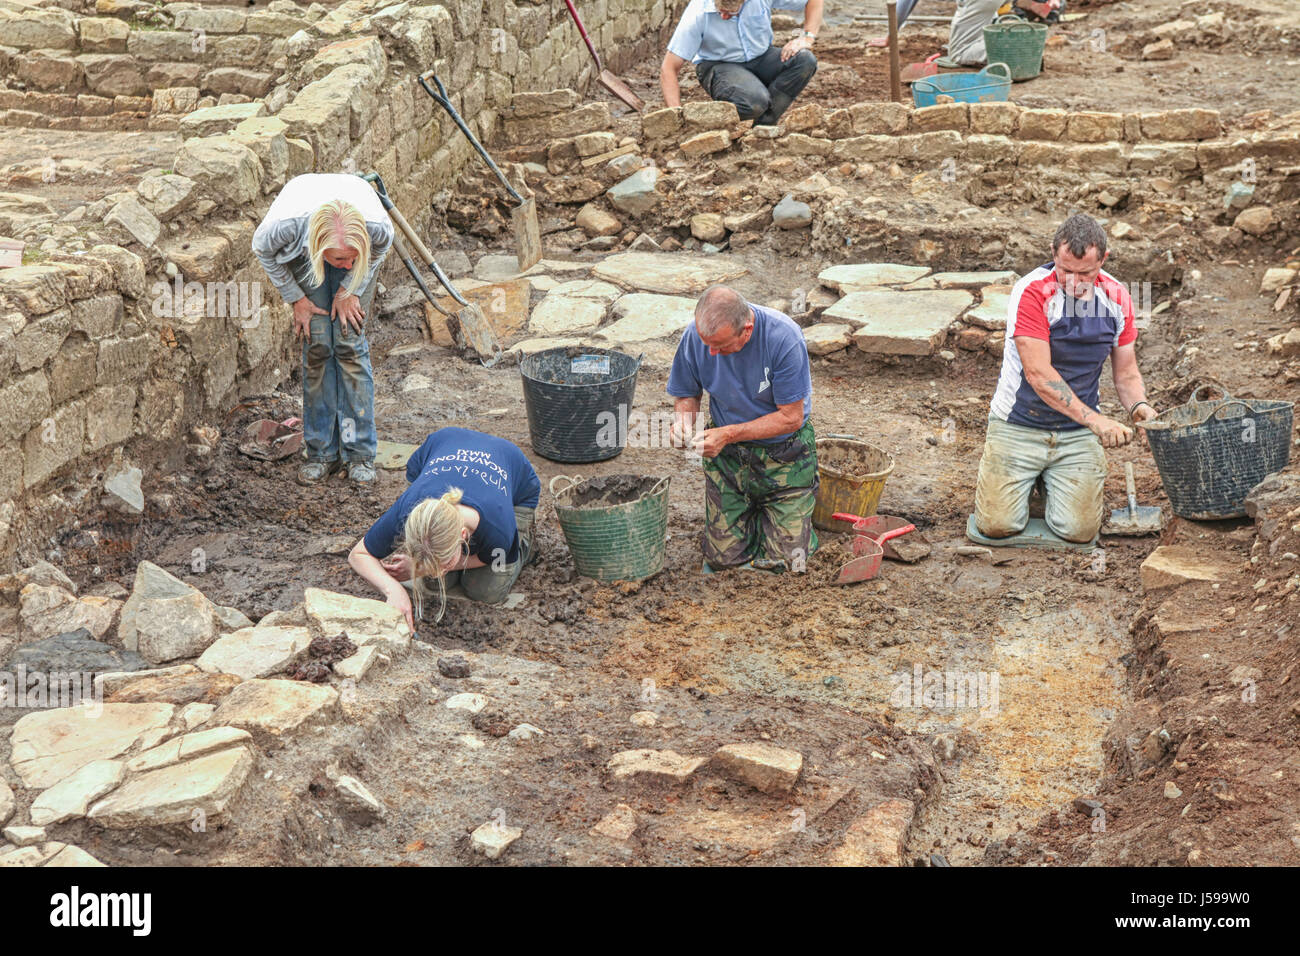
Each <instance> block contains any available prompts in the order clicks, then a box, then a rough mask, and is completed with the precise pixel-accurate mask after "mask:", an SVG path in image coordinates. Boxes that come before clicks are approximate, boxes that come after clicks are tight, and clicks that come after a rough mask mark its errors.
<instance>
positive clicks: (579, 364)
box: [569, 355, 609, 375]
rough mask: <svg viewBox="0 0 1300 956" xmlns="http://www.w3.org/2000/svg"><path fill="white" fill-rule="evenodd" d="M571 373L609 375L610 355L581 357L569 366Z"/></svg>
mask: <svg viewBox="0 0 1300 956" xmlns="http://www.w3.org/2000/svg"><path fill="white" fill-rule="evenodd" d="M569 371H570V372H572V373H574V374H575V375H577V374H593V373H594V374H600V375H608V374H609V356H608V355H579V356H578V357H577V358H575V359H574V360H573V361H572V362H571V363H570V364H569Z"/></svg>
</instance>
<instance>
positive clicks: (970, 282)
mask: <svg viewBox="0 0 1300 956" xmlns="http://www.w3.org/2000/svg"><path fill="white" fill-rule="evenodd" d="M1017 278H1018V277H1017V275H1016V274H1015V273H1014V272H1011V271H1009V270H1005V269H1004V270H999V271H996V272H936V273H935V274H934V275H929V276H925V277H924V278H922V279H917V280H916V281H915V282H910V283H908V284H907V285H905V286H903V288H904V289H908V290H911V289H982V288H984V286H986V285H1011V284H1014V283H1015V281H1016V279H1017Z"/></svg>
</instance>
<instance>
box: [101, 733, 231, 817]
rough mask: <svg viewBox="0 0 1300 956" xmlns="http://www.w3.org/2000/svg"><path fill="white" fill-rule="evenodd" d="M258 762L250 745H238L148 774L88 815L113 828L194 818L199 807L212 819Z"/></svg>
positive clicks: (221, 811)
mask: <svg viewBox="0 0 1300 956" xmlns="http://www.w3.org/2000/svg"><path fill="white" fill-rule="evenodd" d="M254 763H255V758H254V757H253V754H252V751H250V750H249V749H248V748H247V747H232V748H230V749H228V750H222V751H218V752H217V753H214V754H208V755H207V756H203V757H197V758H195V759H193V760H187V761H185V762H184V763H178V764H174V765H172V766H170V767H163V768H161V769H159V770H152V771H150V772H148V773H142V774H140V775H139V776H138V777H132V778H131V779H130V780H128V781H127V782H126V783H125V784H123V785H122V786H121V787H119V788H118V789H117V790H115V791H113V793H111V794H109V796H108V797H106V798H105V799H103V800H101V801H99V802H98V803H96V804H95V805H94V806H93V807H91V808H90V813H89V814H87V816H88V817H89V818H90V819H91V820H93V821H94V822H96V823H98V824H100V825H101V826H105V827H111V828H113V829H122V828H125V827H140V826H165V825H167V824H171V823H190V822H192V821H193V820H194V819H195V813H196V811H198V812H201V813H202V815H203V819H204V820H205V822H206V823H211V821H212V820H213V818H215V817H219V816H220V815H221V814H222V813H223V812H224V811H225V809H226V806H227V805H228V804H229V803H230V800H231V799H232V798H233V797H234V796H235V794H237V793H238V792H239V788H240V787H242V786H243V785H244V781H245V780H247V779H248V774H249V772H250V771H251V770H252V769H253V765H254Z"/></svg>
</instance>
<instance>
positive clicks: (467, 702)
mask: <svg viewBox="0 0 1300 956" xmlns="http://www.w3.org/2000/svg"><path fill="white" fill-rule="evenodd" d="M446 706H447V708H448V709H449V710H464V711H467V712H469V713H471V714H477V713H478V712H479V711H480V710H482V709H483V708H484V707H486V706H487V698H486V697H484V696H483V695H482V694H453V695H452V696H451V697H448V698H447V703H446Z"/></svg>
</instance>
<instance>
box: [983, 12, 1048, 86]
mask: <svg viewBox="0 0 1300 956" xmlns="http://www.w3.org/2000/svg"><path fill="white" fill-rule="evenodd" d="M1046 45H1047V24H1045V23H1030V22H1029V21H1028V20H1022V19H1020V17H1016V16H1004V17H999V18H998V20H997V22H996V23H991V24H989V25H988V26H986V27H985V28H984V50H985V51H986V52H987V53H988V62H990V63H1005V64H1006V65H1007V68H1008V69H1009V70H1010V71H1011V79H1012V80H1013V81H1014V80H1029V79H1033V78H1034V77H1035V76H1037V75H1038V74H1039V73H1041V72H1043V48H1044V47H1045V46H1046Z"/></svg>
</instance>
